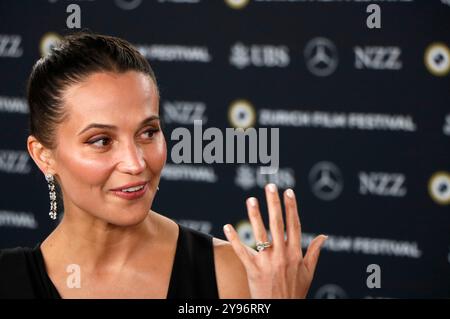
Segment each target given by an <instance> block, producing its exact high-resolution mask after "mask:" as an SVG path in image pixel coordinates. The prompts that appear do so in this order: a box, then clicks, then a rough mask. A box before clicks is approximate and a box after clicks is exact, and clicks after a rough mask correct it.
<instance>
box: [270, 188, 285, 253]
mask: <svg viewBox="0 0 450 319" xmlns="http://www.w3.org/2000/svg"><path fill="white" fill-rule="evenodd" d="M265 190H266V201H267V208H268V210H269V224H270V233H271V234H272V239H273V247H274V251H277V252H278V253H284V249H285V246H286V245H285V241H284V222H283V212H282V210H281V202H280V197H279V196H278V190H277V187H276V185H275V184H268V185H267V186H266V188H265Z"/></svg>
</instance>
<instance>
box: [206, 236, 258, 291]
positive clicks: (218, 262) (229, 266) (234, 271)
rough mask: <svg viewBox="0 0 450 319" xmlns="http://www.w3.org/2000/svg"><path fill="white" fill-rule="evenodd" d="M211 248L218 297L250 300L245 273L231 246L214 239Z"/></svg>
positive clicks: (226, 242)
mask: <svg viewBox="0 0 450 319" xmlns="http://www.w3.org/2000/svg"><path fill="white" fill-rule="evenodd" d="M213 246H214V263H215V267H216V279H217V286H218V289H219V297H220V298H222V299H232V298H235V299H247V298H250V292H249V288H248V283H247V273H246V271H245V268H244V265H243V264H242V262H241V260H240V259H239V257H238V256H237V255H236V253H235V252H234V250H233V247H232V246H231V244H230V243H229V242H228V241H225V240H222V239H218V238H215V237H214V238H213ZM249 249H250V248H249Z"/></svg>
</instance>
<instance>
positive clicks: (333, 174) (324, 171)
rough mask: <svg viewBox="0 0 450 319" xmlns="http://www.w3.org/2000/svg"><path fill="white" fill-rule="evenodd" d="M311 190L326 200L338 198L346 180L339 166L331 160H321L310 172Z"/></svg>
mask: <svg viewBox="0 0 450 319" xmlns="http://www.w3.org/2000/svg"><path fill="white" fill-rule="evenodd" d="M309 183H310V185H311V190H312V192H313V193H314V195H316V196H317V197H318V198H320V199H322V200H326V201H330V200H333V199H335V198H337V197H338V196H339V195H340V194H341V192H342V189H343V186H344V182H343V178H342V174H341V171H340V170H339V168H338V167H337V166H336V165H334V164H333V163H330V162H320V163H317V164H316V165H314V166H313V168H312V169H311V171H310V173H309Z"/></svg>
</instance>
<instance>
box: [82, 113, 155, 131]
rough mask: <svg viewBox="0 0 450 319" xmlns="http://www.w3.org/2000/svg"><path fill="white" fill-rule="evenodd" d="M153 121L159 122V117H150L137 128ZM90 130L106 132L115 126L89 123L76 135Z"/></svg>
mask: <svg viewBox="0 0 450 319" xmlns="http://www.w3.org/2000/svg"><path fill="white" fill-rule="evenodd" d="M154 120H159V116H157V115H152V116H149V117H147V118H146V119H144V120H143V121H142V122H141V123H140V124H139V127H142V126H144V125H145V124H147V123H149V122H152V121H154ZM91 128H100V129H107V130H117V126H115V125H110V124H100V123H91V124H89V125H88V126H86V127H85V128H84V129H82V130H81V131H80V132H79V133H78V135H81V134H82V133H84V132H86V131H87V130H90V129H91Z"/></svg>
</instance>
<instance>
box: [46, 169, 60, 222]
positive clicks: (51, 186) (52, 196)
mask: <svg viewBox="0 0 450 319" xmlns="http://www.w3.org/2000/svg"><path fill="white" fill-rule="evenodd" d="M45 179H46V180H47V183H48V190H49V195H50V213H48V214H49V215H50V218H51V219H53V220H55V219H56V209H57V207H56V192H55V179H54V177H53V175H52V174H45Z"/></svg>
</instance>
